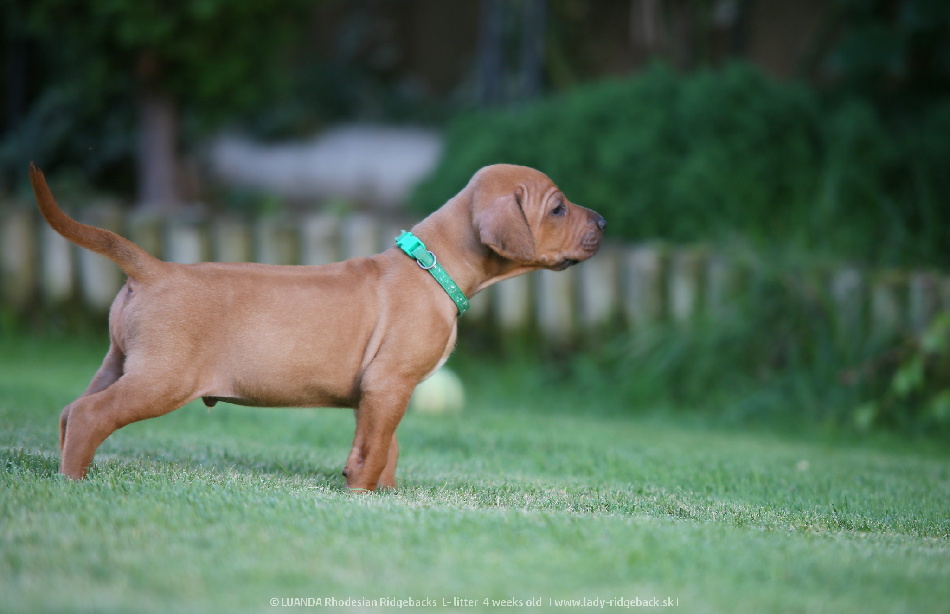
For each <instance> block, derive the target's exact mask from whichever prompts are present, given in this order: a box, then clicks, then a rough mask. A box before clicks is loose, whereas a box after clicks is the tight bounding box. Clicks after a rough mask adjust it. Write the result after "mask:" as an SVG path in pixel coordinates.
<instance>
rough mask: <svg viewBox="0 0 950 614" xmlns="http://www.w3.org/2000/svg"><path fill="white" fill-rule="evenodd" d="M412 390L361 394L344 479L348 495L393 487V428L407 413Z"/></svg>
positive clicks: (394, 436) (394, 485)
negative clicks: (354, 492) (350, 492)
mask: <svg viewBox="0 0 950 614" xmlns="http://www.w3.org/2000/svg"><path fill="white" fill-rule="evenodd" d="M411 393H412V390H411V389H409V390H408V391H401V392H396V391H393V390H388V391H386V392H384V393H373V392H364V393H363V396H362V398H361V399H360V403H359V408H358V409H357V410H356V435H355V436H354V438H353V448H352V449H351V450H350V455H349V457H348V458H347V460H346V468H345V469H344V470H343V475H345V476H346V487H347V488H348V489H350V490H351V491H357V492H365V491H371V490H375V489H376V487H377V486H382V487H385V488H395V487H396V461H397V456H398V454H399V446H398V444H397V442H396V427H397V426H399V421H400V420H402V417H403V415H404V414H405V413H406V406H407V405H408V404H409V396H410V395H411Z"/></svg>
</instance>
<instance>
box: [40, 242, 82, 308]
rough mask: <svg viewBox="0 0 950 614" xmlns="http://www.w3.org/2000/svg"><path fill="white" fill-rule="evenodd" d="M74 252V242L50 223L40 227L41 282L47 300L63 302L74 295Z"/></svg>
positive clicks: (44, 297)
mask: <svg viewBox="0 0 950 614" xmlns="http://www.w3.org/2000/svg"><path fill="white" fill-rule="evenodd" d="M74 254H75V250H74V248H73V244H72V243H70V242H69V241H67V240H66V239H64V238H63V237H61V236H59V233H58V232H56V231H55V230H53V229H52V228H50V227H49V226H48V225H46V224H43V225H42V226H41V227H40V266H41V267H42V275H41V279H42V281H41V284H42V293H43V299H44V300H45V301H47V302H49V303H54V304H55V303H62V302H65V301H67V300H69V298H70V297H71V296H72V294H73V290H74V287H75V284H74V282H73V260H74Z"/></svg>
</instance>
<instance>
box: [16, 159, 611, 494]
mask: <svg viewBox="0 0 950 614" xmlns="http://www.w3.org/2000/svg"><path fill="white" fill-rule="evenodd" d="M30 179H31V181H32V183H33V190H34V193H35V195H36V200H37V202H38V204H39V207H40V210H41V211H42V213H43V216H44V217H45V218H46V221H47V222H48V223H49V225H50V226H51V227H52V228H53V229H55V230H56V231H57V232H58V233H59V234H61V235H62V236H63V237H65V238H66V239H69V240H70V241H72V242H73V243H76V244H77V245H79V246H81V247H84V248H86V249H89V250H92V251H94V252H96V253H99V254H101V255H103V256H105V257H106V258H109V259H110V260H112V261H114V262H115V263H116V264H118V265H119V267H120V268H121V269H122V270H123V271H124V272H125V274H126V275H127V276H128V281H126V283H125V285H124V286H123V287H122V289H121V290H120V291H119V294H118V296H116V298H115V301H114V302H113V304H112V307H111V310H110V312H109V333H110V340H111V344H110V347H109V351H108V353H107V354H106V357H105V359H104V360H103V363H102V366H101V367H100V368H99V370H98V371H97V372H96V374H95V376H94V377H93V378H92V382H90V384H89V387H88V388H87V389H86V391H85V392H84V393H83V394H82V396H80V397H79V398H78V399H76V400H75V401H73V402H72V403H70V404H69V405H67V406H66V408H65V409H64V410H63V412H62V415H61V417H60V431H59V445H60V450H61V453H62V456H61V464H60V471H61V472H62V473H63V474H65V475H67V476H69V477H71V478H74V479H81V478H83V477H85V475H86V472H87V471H88V469H89V465H90V464H91V463H92V460H93V456H94V455H95V452H96V448H98V447H99V445H100V444H101V443H102V442H103V441H104V440H105V439H106V437H108V436H109V435H110V434H111V433H113V432H114V431H115V430H117V429H119V428H122V427H123V426H125V425H127V424H130V423H132V422H136V421H138V420H144V419H146V418H152V417H155V416H161V415H163V414H167V413H169V412H171V411H173V410H175V409H178V408H179V407H181V406H183V405H185V404H186V403H189V402H191V401H193V400H195V399H198V398H202V399H204V401H205V403H206V404H208V405H209V406H210V405H213V404H214V403H216V402H218V401H227V402H229V403H235V404H238V405H251V406H260V407H273V406H277V407H288V406H296V407H350V408H353V409H354V410H355V415H356V435H355V437H354V439H353V447H352V449H351V451H350V454H349V457H348V458H347V460H346V466H345V468H344V470H343V475H344V476H346V486H347V488H349V489H351V490H354V491H371V490H374V489H375V488H377V486H380V487H389V488H395V486H396V460H397V456H398V449H399V448H398V444H397V443H396V427H397V426H398V425H399V421H400V420H401V419H402V417H403V414H404V413H405V411H406V406H407V404H408V402H409V397H410V395H411V394H412V391H413V389H414V388H415V387H416V384H418V383H419V382H420V381H421V380H423V379H424V378H425V377H427V376H428V375H429V374H431V373H432V372H433V371H435V370H436V369H437V368H438V367H439V366H441V365H442V363H444V362H445V360H446V359H447V358H448V356H449V354H450V353H451V352H452V350H453V348H454V345H455V336H456V325H457V321H458V317H459V315H460V313H461V312H462V311H463V309H464V308H463V306H462V302H464V301H465V297H471V296H472V295H474V294H476V293H477V292H478V291H480V290H482V289H483V288H486V287H488V286H490V285H491V284H493V283H495V282H498V281H501V280H503V279H507V278H509V277H513V276H515V275H520V274H522V273H527V272H529V271H533V270H537V269H552V270H555V271H561V270H564V269H566V268H567V267H569V266H571V265H572V264H576V263H578V262H580V261H582V260H586V259H588V258H590V257H591V256H593V255H594V254H595V253H596V252H597V250H598V249H599V247H600V243H601V238H602V236H603V231H604V227H605V225H606V222H605V221H604V218H602V217H601V216H600V215H598V214H597V213H595V212H594V211H591V210H589V209H585V208H584V207H581V206H578V205H575V204H573V203H571V202H570V201H568V200H567V198H566V197H565V196H564V194H562V193H561V191H560V190H559V189H558V188H557V186H555V185H554V183H552V182H551V180H550V179H548V177H547V176H545V175H544V174H543V173H540V172H538V171H536V170H534V169H530V168H526V167H520V166H509V165H495V166H488V167H486V168H483V169H481V170H480V171H478V172H477V173H476V174H475V176H474V177H472V180H471V181H470V182H469V184H468V185H467V186H465V188H464V189H463V190H462V191H461V192H459V194H458V195H456V196H455V197H454V198H452V199H451V200H450V201H448V202H447V203H446V204H445V205H443V206H442V207H441V208H440V209H438V210H437V211H436V212H434V213H432V214H431V215H429V216H428V217H427V218H425V219H424V220H423V221H422V222H420V223H419V224H417V225H416V226H415V227H413V228H412V231H411V232H412V235H413V237H412V238H413V240H415V241H417V242H418V245H413V246H411V247H413V248H415V254H416V255H415V256H412V255H409V254H410V251H411V249H410V248H409V247H405V245H404V244H403V245H400V246H397V247H392V248H390V249H387V250H386V251H384V252H382V253H381V254H377V255H375V256H372V257H370V258H354V259H351V260H346V261H344V262H339V263H335V264H329V265H323V266H269V265H261V264H237V263H227V264H225V263H201V264H189V265H184V264H175V263H171V262H164V261H161V260H159V259H157V258H155V257H153V256H151V255H150V254H148V253H147V252H145V251H144V250H143V249H142V248H140V247H139V246H137V245H136V244H134V243H132V242H131V241H129V240H127V239H124V238H122V237H120V236H118V235H116V234H115V233H112V232H110V231H107V230H103V229H101V228H96V227H93V226H87V225H85V224H81V223H79V222H76V221H75V220H73V219H71V218H69V217H68V216H67V215H66V214H65V213H63V211H62V210H61V209H60V208H59V207H58V206H57V204H56V202H55V201H54V199H53V196H52V194H51V193H50V191H49V188H48V187H47V185H46V180H45V178H44V176H43V173H42V172H41V171H40V170H39V169H38V168H36V167H35V166H31V168H30ZM406 236H409V235H406ZM401 239H402V237H401ZM419 246H421V247H419ZM420 254H421V257H419V255H420ZM417 257H418V258H417ZM435 260H437V266H436V262H433V261H435ZM423 267H424V268H425V269H430V272H433V273H434V272H435V271H436V270H439V269H441V270H442V271H443V273H444V274H445V277H450V278H451V280H450V282H449V283H448V284H447V285H443V282H442V281H439V280H438V279H437V278H435V275H434V274H433V275H430V274H429V272H427V270H425V269H424V268H423ZM452 281H454V286H453V285H452V283H451V282H452ZM463 294H464V296H462V295H463ZM460 301H461V302H460Z"/></svg>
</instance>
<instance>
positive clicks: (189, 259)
mask: <svg viewBox="0 0 950 614" xmlns="http://www.w3.org/2000/svg"><path fill="white" fill-rule="evenodd" d="M202 230H203V229H202V225H201V224H200V222H199V221H198V220H197V219H195V218H192V219H184V220H182V219H181V218H180V217H176V218H171V219H169V220H168V225H167V226H166V227H165V259H166V260H168V261H169V262H177V263H179V264H194V263H196V262H205V261H206V260H208V259H209V254H208V252H209V251H210V250H209V249H207V247H208V240H207V236H206V233H204V232H202Z"/></svg>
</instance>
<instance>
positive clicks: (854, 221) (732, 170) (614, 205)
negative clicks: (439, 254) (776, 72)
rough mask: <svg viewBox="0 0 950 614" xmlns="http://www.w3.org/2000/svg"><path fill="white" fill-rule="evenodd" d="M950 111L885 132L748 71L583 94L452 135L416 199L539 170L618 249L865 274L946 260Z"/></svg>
mask: <svg viewBox="0 0 950 614" xmlns="http://www.w3.org/2000/svg"><path fill="white" fill-rule="evenodd" d="M948 129H950V104H943V105H939V106H935V107H933V108H932V109H931V110H930V111H929V112H927V113H925V114H923V115H920V116H918V117H916V118H909V117H907V118H902V119H901V121H894V122H888V121H886V120H885V118H883V117H882V116H881V114H880V113H879V112H878V111H876V109H875V107H874V106H872V105H871V104H870V103H869V102H867V101H865V100H862V99H859V98H854V97H846V98H843V99H831V100H826V99H824V98H823V97H821V96H820V95H819V94H818V93H817V92H816V91H815V90H814V89H811V88H808V87H806V86H804V85H798V84H786V83H780V82H777V81H775V80H773V79H770V78H768V77H767V76H765V75H764V74H762V73H761V72H760V71H759V70H757V69H755V68H753V67H751V66H749V65H746V64H742V63H735V64H730V65H727V66H725V67H723V68H720V69H707V70H702V71H698V72H694V73H689V74H680V73H677V72H676V71H674V70H673V69H672V68H670V67H669V66H667V65H664V64H655V65H653V66H652V67H651V68H650V69H649V70H646V71H644V72H642V73H640V74H638V75H637V76H635V77H632V78H629V79H624V80H615V81H610V82H605V83H597V84H592V85H587V86H583V87H579V88H577V89H575V90H573V91H571V92H569V93H567V94H565V95H562V96H559V97H556V98H552V99H548V100H544V101H541V102H537V103H533V104H528V105H524V106H522V107H520V108H517V109H514V110H510V111H495V112H489V113H485V112H478V113H473V114H469V115H465V116H462V117H460V118H458V119H457V120H456V121H455V122H454V123H453V124H452V125H451V126H450V128H449V130H448V136H447V142H446V152H445V155H444V156H443V158H442V161H441V164H440V165H439V167H438V168H437V169H436V170H435V172H434V173H433V174H432V176H431V177H430V178H429V179H428V180H427V181H426V182H425V183H423V184H422V185H421V186H420V187H419V188H418V190H417V192H416V194H415V197H414V203H415V205H416V206H417V207H418V208H419V210H421V211H427V210H431V209H434V208H436V207H438V206H439V205H441V204H442V203H443V202H445V200H447V199H448V198H450V197H451V196H452V195H453V194H454V193H455V192H456V191H457V190H458V189H459V187H460V186H464V185H465V183H466V182H467V180H468V178H469V177H470V176H471V174H472V173H473V172H474V171H475V170H477V169H478V168H479V167H481V166H484V165H486V164H491V163H495V162H508V163H513V164H523V165H526V166H534V167H537V168H542V169H545V171H546V172H547V173H548V174H549V175H550V176H551V177H552V178H553V179H554V180H555V182H556V183H558V185H559V186H561V187H562V188H563V189H564V190H565V192H566V193H567V194H568V196H569V197H570V198H572V199H574V200H575V201H577V202H580V203H582V204H584V205H586V206H588V207H591V208H594V209H596V210H597V211H599V212H600V213H601V214H603V215H604V216H605V217H606V218H607V219H608V221H609V232H610V233H612V234H613V235H614V236H618V237H623V238H627V239H645V238H664V239H669V240H673V241H701V240H709V239H713V240H723V239H729V238H733V237H736V236H738V237H742V238H743V239H745V240H751V241H753V242H754V243H756V244H758V245H760V246H774V245H776V244H781V245H787V246H798V247H801V248H805V249H808V250H809V251H811V252H812V253H816V252H818V253H822V252H823V253H824V254H826V255H828V254H833V255H835V256H837V257H844V258H851V259H858V260H861V261H865V262H873V263H877V264H881V263H897V262H900V263H913V264H918V265H921V264H922V265H938V264H939V265H946V264H948V263H950V210H948V209H947V208H946V207H944V206H942V205H941V203H942V202H943V201H944V200H946V199H947V198H948V197H950V183H948V177H950V142H948V141H947V140H945V139H940V138H939V137H936V136H935V135H938V134H946V133H947V130H948Z"/></svg>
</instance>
